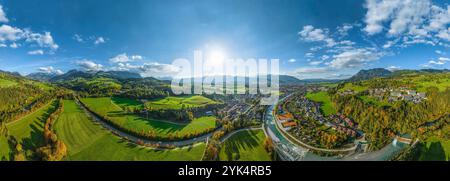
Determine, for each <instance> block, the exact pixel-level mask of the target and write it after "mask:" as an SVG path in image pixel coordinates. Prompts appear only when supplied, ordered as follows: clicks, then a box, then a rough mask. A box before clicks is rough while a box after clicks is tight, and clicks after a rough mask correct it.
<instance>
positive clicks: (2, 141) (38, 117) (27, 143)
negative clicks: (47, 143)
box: [0, 101, 57, 160]
mask: <svg viewBox="0 0 450 181" xmlns="http://www.w3.org/2000/svg"><path fill="white" fill-rule="evenodd" d="M56 104H57V102H56V101H54V102H52V103H51V104H48V105H46V106H44V107H42V108H40V109H38V110H37V111H35V112H33V113H31V114H29V115H27V116H25V117H23V118H21V119H19V120H16V121H14V122H12V123H9V124H7V128H8V130H9V135H10V136H13V137H14V138H16V140H17V141H19V142H20V143H21V144H22V146H23V149H24V150H25V152H26V157H27V158H28V159H31V158H32V157H33V152H34V150H35V149H36V148H38V147H40V146H42V145H44V135H43V130H44V123H45V120H46V119H47V117H48V116H49V115H50V114H51V113H52V112H53V111H55V109H56ZM0 145H1V146H0V157H1V159H2V160H5V159H6V160H10V158H11V157H10V156H11V155H10V153H11V151H13V150H12V149H14V148H10V147H9V146H8V145H9V144H8V142H7V139H6V138H4V137H0ZM11 146H12V145H11Z"/></svg>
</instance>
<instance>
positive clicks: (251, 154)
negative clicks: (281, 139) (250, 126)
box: [219, 130, 271, 161]
mask: <svg viewBox="0 0 450 181" xmlns="http://www.w3.org/2000/svg"><path fill="white" fill-rule="evenodd" d="M264 138H265V135H264V132H263V131H262V130H245V131H241V132H238V133H236V134H234V135H233V136H231V137H230V138H228V139H227V140H226V141H225V142H224V143H223V144H222V148H221V150H220V153H219V158H220V160H222V161H270V160H271V158H270V155H269V154H268V153H267V152H266V150H265V149H264V147H263V141H264Z"/></svg>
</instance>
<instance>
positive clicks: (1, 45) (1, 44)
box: [0, 43, 8, 48]
mask: <svg viewBox="0 0 450 181" xmlns="http://www.w3.org/2000/svg"><path fill="white" fill-rule="evenodd" d="M5 47H8V45H6V44H4V43H0V48H5Z"/></svg>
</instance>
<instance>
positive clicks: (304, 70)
mask: <svg viewBox="0 0 450 181" xmlns="http://www.w3.org/2000/svg"><path fill="white" fill-rule="evenodd" d="M328 71H329V69H328V68H326V67H303V68H298V69H297V70H295V72H296V73H298V74H303V73H325V72H328Z"/></svg>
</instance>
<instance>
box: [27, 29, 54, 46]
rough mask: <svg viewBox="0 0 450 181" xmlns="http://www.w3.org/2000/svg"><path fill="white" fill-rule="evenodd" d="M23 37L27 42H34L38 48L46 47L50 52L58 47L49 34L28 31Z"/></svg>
mask: <svg viewBox="0 0 450 181" xmlns="http://www.w3.org/2000/svg"><path fill="white" fill-rule="evenodd" d="M25 36H26V41H27V42H35V43H37V44H38V45H39V46H40V47H47V48H50V49H52V50H57V49H58V48H59V46H58V45H57V44H56V43H55V42H54V41H53V37H52V35H51V33H50V32H44V34H40V33H33V32H31V31H30V30H25Z"/></svg>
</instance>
